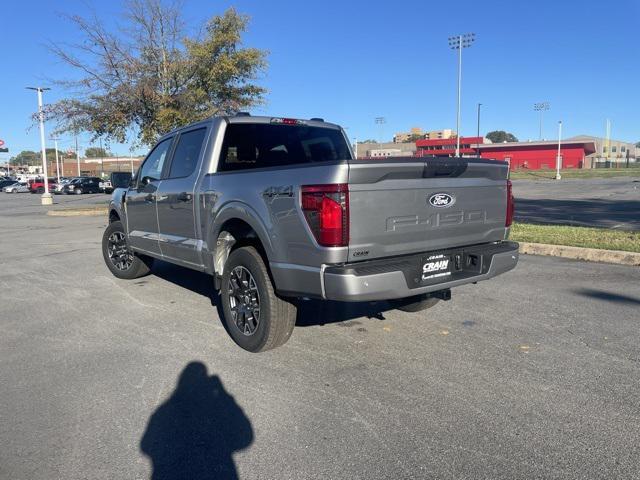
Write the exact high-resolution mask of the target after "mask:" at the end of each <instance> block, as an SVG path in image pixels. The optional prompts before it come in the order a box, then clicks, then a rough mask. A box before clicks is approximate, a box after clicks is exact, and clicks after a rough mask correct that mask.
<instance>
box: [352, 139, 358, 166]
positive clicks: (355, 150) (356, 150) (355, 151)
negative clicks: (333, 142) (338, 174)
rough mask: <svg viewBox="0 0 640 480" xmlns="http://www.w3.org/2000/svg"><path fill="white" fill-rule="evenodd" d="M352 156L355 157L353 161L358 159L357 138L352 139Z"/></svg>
mask: <svg viewBox="0 0 640 480" xmlns="http://www.w3.org/2000/svg"><path fill="white" fill-rule="evenodd" d="M353 145H354V148H353V154H354V155H355V157H356V158H355V160H357V159H358V137H353Z"/></svg>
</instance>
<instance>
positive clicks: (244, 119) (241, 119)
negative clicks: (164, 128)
mask: <svg viewBox="0 0 640 480" xmlns="http://www.w3.org/2000/svg"><path fill="white" fill-rule="evenodd" d="M218 118H221V119H224V120H226V121H228V122H229V123H278V122H277V121H278V120H280V121H284V120H286V121H291V122H296V123H290V124H292V125H308V126H311V127H323V128H334V129H339V128H340V125H338V124H335V123H330V122H325V121H324V119H322V118H316V117H314V118H310V119H304V118H293V117H275V116H264V115H261V116H253V115H249V114H247V113H238V114H236V115H216V116H213V117H209V118H206V119H204V120H200V121H198V122H193V123H190V124H188V125H184V126H182V127H178V128H174V129H173V130H171V131H169V132H167V133H165V134H164V135H162V136H161V137H160V138H159V139H158V141H160V140H161V139H162V138H164V137H166V136H169V135H172V134H174V133H176V132H179V131H180V130H184V129H186V128H191V127H194V126H197V125H206V124H208V123H211V122H212V121H214V120H216V119H218ZM274 121H275V122H274ZM281 123H284V124H285V125H286V124H289V123H286V122H281Z"/></svg>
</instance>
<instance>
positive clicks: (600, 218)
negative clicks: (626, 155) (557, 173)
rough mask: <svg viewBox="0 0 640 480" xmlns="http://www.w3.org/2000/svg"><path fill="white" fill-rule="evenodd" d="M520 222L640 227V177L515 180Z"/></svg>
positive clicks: (632, 228) (621, 227)
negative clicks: (557, 180)
mask: <svg viewBox="0 0 640 480" xmlns="http://www.w3.org/2000/svg"><path fill="white" fill-rule="evenodd" d="M513 193H514V196H515V200H516V212H515V219H516V221H521V222H531V223H552V224H553V223H558V224H563V225H577V226H587V227H604V228H616V229H619V230H640V214H638V212H640V177H618V178H589V179H568V180H561V181H559V182H556V181H549V180H539V181H536V180H514V181H513Z"/></svg>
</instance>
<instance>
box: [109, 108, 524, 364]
mask: <svg viewBox="0 0 640 480" xmlns="http://www.w3.org/2000/svg"><path fill="white" fill-rule="evenodd" d="M508 178H509V165H508V163H507V162H503V161H493V160H486V159H480V158H448V157H446V158H443V157H440V158H438V157H427V158H418V157H415V158H406V157H402V158H401V157H398V158H384V159H383V158H380V159H377V158H376V159H371V160H357V159H354V157H353V154H352V153H351V149H350V146H349V142H348V140H347V136H346V135H345V132H344V131H343V130H342V129H341V128H340V127H339V126H338V125H334V124H331V123H326V122H324V121H323V120H322V119H311V120H297V119H289V118H269V117H250V116H247V115H242V116H240V115H239V116H233V117H216V118H212V119H209V120H205V121H202V122H199V123H196V124H193V125H189V126H187V127H183V128H180V129H178V130H175V131H173V132H170V133H168V134H166V135H165V136H163V137H162V138H161V139H160V141H159V142H158V143H157V144H156V146H155V147H154V148H153V150H151V152H150V153H149V155H147V157H146V159H145V160H144V163H143V164H142V165H141V167H140V169H139V170H138V173H137V174H136V177H135V178H134V179H133V180H131V178H130V176H128V175H122V174H120V175H116V174H113V175H112V183H113V186H114V187H115V190H114V193H113V195H112V199H111V202H110V206H109V225H108V227H107V228H106V230H105V232H104V236H103V240H102V252H103V256H104V260H105V262H106V265H107V267H108V268H109V270H110V271H111V272H112V273H113V274H114V275H115V276H116V277H118V278H124V279H134V278H137V277H140V276H142V275H145V274H147V273H148V272H149V267H150V265H151V263H152V262H153V259H155V258H158V259H162V260H165V261H168V262H172V263H175V264H178V265H182V266H185V267H187V268H192V269H195V270H198V271H203V272H206V273H209V274H211V275H213V277H214V285H215V287H216V288H217V289H219V290H220V298H221V306H222V311H223V315H222V317H223V321H224V322H225V324H226V327H227V331H228V332H229V334H230V335H231V337H232V338H233V340H234V341H235V342H236V343H237V344H238V345H239V346H240V347H242V348H244V349H246V350H249V351H252V352H260V351H264V350H268V349H270V348H274V347H277V346H279V345H282V344H283V343H285V342H286V341H287V340H288V339H289V337H290V335H291V333H292V331H293V327H294V325H295V321H296V306H295V302H294V300H295V299H296V298H319V299H326V300H338V301H343V302H359V301H377V300H390V301H392V304H393V305H395V306H396V308H400V309H402V310H405V311H409V312H417V311H421V310H425V309H427V308H430V307H432V306H433V305H434V304H436V303H437V302H438V301H439V300H449V299H450V297H451V288H453V287H456V286H459V285H463V284H468V283H475V282H478V281H481V280H487V279H489V278H492V277H495V276H496V275H500V274H502V273H504V272H507V271H508V270H511V269H512V268H514V267H515V266H516V264H517V262H518V244H517V243H515V242H509V241H506V240H505V239H506V238H507V237H508V235H509V229H510V225H511V221H512V218H513V208H514V204H513V196H512V194H511V182H510V181H509V179H508Z"/></svg>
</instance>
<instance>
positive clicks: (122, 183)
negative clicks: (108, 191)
mask: <svg viewBox="0 0 640 480" xmlns="http://www.w3.org/2000/svg"><path fill="white" fill-rule="evenodd" d="M130 183H131V174H130V173H128V172H113V173H112V174H111V186H112V187H113V188H114V189H116V188H128V187H129V184H130Z"/></svg>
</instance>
